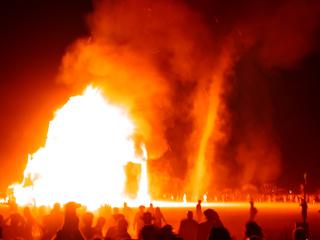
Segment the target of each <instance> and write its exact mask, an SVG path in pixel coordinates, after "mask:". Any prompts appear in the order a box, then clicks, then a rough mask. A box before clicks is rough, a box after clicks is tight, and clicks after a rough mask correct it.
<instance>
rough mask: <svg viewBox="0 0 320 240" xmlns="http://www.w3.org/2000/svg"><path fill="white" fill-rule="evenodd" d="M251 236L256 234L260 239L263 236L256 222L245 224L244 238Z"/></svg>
mask: <svg viewBox="0 0 320 240" xmlns="http://www.w3.org/2000/svg"><path fill="white" fill-rule="evenodd" d="M253 236H257V237H259V238H260V239H264V238H265V235H264V233H263V232H262V229H261V227H260V226H259V225H258V224H257V223H256V222H248V223H247V225H246V232H245V239H247V238H251V237H253Z"/></svg>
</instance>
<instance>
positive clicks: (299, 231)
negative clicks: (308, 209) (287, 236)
mask: <svg viewBox="0 0 320 240" xmlns="http://www.w3.org/2000/svg"><path fill="white" fill-rule="evenodd" d="M306 239H307V232H306V230H304V229H303V228H296V229H295V230H294V232H293V240H306Z"/></svg>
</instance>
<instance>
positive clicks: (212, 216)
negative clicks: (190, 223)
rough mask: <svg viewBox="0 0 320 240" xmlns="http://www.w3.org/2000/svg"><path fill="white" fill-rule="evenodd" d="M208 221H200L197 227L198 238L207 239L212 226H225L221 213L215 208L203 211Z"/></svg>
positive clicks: (200, 239)
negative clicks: (221, 219) (220, 216)
mask: <svg viewBox="0 0 320 240" xmlns="http://www.w3.org/2000/svg"><path fill="white" fill-rule="evenodd" d="M203 214H204V216H205V217H206V219H207V221H205V222H203V223H200V224H199V225H198V227H197V233H196V240H207V239H208V236H209V234H210V230H211V228H213V227H214V228H223V227H224V226H223V224H222V222H221V221H220V218H219V215H218V213H217V212H216V211H214V210H213V209H207V210H205V211H204V212H203Z"/></svg>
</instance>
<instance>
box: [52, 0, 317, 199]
mask: <svg viewBox="0 0 320 240" xmlns="http://www.w3.org/2000/svg"><path fill="white" fill-rule="evenodd" d="M93 5H94V11H93V12H92V13H91V14H89V15H88V16H87V24H88V28H89V31H90V32H91V36H90V38H89V37H88V38H82V39H79V40H77V41H76V42H74V43H73V44H72V45H71V46H70V47H69V48H68V49H67V52H66V54H65V56H64V57H63V60H62V65H61V69H60V74H59V77H58V81H61V82H64V83H66V84H70V85H73V86H74V87H75V88H78V89H83V88H84V87H85V86H87V85H88V84H93V85H94V86H99V87H100V88H102V89H103V91H104V94H105V95H106V96H107V97H108V98H109V99H110V101H112V102H114V103H117V104H121V105H124V106H126V107H128V108H129V109H130V113H131V116H132V118H133V119H134V121H135V124H136V125H137V139H139V141H142V142H145V143H146V147H147V151H148V154H149V158H151V159H156V160H154V161H151V162H150V170H151V171H152V172H154V173H159V172H161V176H160V175H159V174H158V175H159V176H155V177H153V178H154V180H153V181H154V182H155V183H162V184H160V185H162V186H159V188H161V189H160V190H162V191H165V192H174V191H176V192H177V191H181V189H184V191H188V192H190V193H191V194H193V196H194V198H197V197H198V196H199V194H201V193H203V192H205V191H206V190H207V189H209V188H219V187H227V186H229V187H230V186H233V187H239V186H240V185H244V184H247V183H256V184H258V183H265V182H268V181H274V180H275V179H276V178H277V176H278V174H279V173H280V168H281V149H280V144H281V141H280V139H279V137H278V135H277V132H276V130H275V127H274V122H273V106H272V101H271V92H270V91H271V87H270V81H273V77H274V76H276V71H278V70H279V69H284V68H290V67H293V66H295V64H297V63H298V62H299V60H301V59H302V58H303V57H305V56H306V55H307V54H309V53H310V51H312V50H313V49H314V47H315V45H316V42H317V39H316V38H315V32H316V31H317V29H318V27H319V21H318V19H319V9H320V8H319V3H318V2H316V1H306V2H302V1H282V2H279V1H274V2H270V3H268V4H266V3H257V2H256V1H245V2H241V4H240V3H237V2H234V3H232V4H226V3H224V2H218V1H217V2H213V3H212V2H210V3H208V2H206V1H201V2H198V1H197V3H195V2H193V1H185V2H180V1H169V0H168V1H166V0H164V1H147V0H143V1H138V2H137V1H133V0H122V1H94V2H93ZM163 168H165V170H164V169H163ZM208 172H211V173H212V174H210V173H208ZM154 175H157V174H154ZM188 183H189V184H188ZM199 186H202V187H201V188H198V187H199ZM194 189H196V191H194ZM192 191H193V192H192Z"/></svg>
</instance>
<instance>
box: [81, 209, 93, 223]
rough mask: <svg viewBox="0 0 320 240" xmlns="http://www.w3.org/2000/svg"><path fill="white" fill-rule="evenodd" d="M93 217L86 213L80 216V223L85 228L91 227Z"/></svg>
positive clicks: (91, 214)
mask: <svg viewBox="0 0 320 240" xmlns="http://www.w3.org/2000/svg"><path fill="white" fill-rule="evenodd" d="M93 218H94V215H93V213H91V212H86V213H84V214H83V215H82V221H83V224H84V225H85V226H92V223H93Z"/></svg>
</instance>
